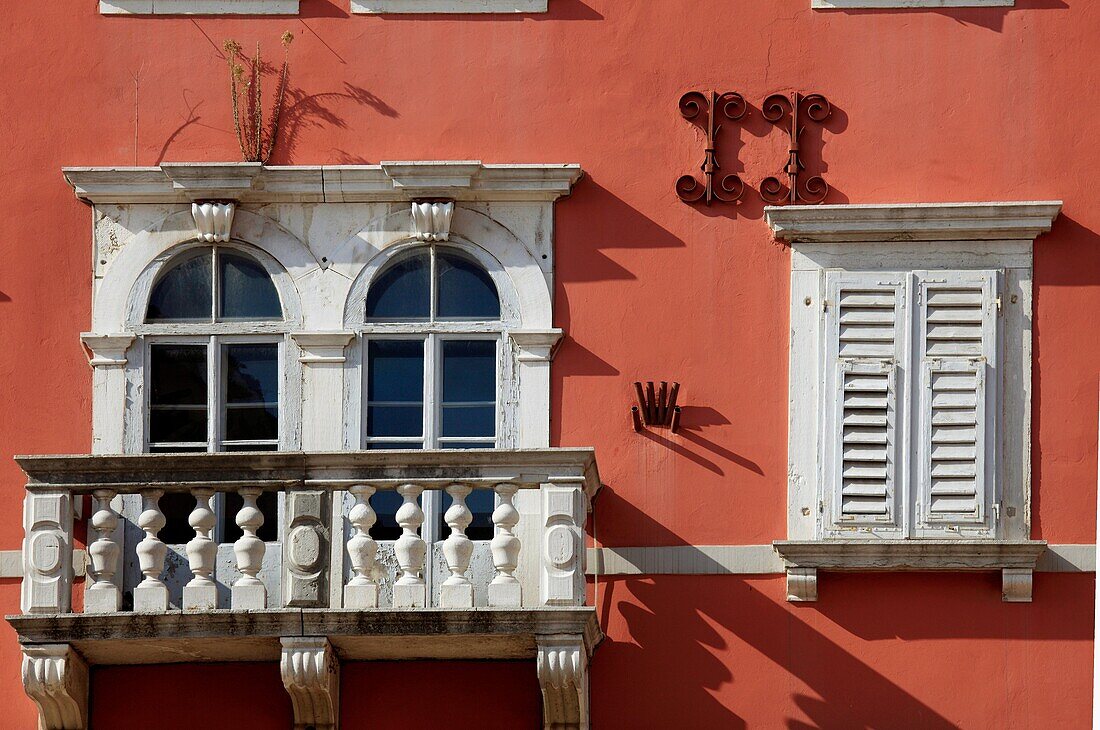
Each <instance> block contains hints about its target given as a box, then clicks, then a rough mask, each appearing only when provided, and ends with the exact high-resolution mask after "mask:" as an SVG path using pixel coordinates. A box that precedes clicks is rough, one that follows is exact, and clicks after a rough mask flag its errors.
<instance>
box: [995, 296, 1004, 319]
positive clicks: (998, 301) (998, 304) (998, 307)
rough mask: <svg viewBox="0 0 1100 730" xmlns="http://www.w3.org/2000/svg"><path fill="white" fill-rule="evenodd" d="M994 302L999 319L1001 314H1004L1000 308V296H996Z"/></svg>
mask: <svg viewBox="0 0 1100 730" xmlns="http://www.w3.org/2000/svg"><path fill="white" fill-rule="evenodd" d="M996 302H997V316H998V317H1000V316H1001V315H1002V314H1004V310H1003V308H1002V307H1001V297H1000V295H997V299H996Z"/></svg>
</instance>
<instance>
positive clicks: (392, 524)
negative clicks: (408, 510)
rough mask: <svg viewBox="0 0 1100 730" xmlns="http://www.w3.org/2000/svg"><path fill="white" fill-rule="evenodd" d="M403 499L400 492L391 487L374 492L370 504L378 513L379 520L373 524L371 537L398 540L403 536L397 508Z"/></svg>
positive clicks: (375, 512) (376, 513)
mask: <svg viewBox="0 0 1100 730" xmlns="http://www.w3.org/2000/svg"><path fill="white" fill-rule="evenodd" d="M403 501H404V500H403V499H402V498H401V495H400V494H398V493H397V492H395V491H393V490H390V489H386V490H382V491H379V492H375V493H374V496H372V497H371V498H370V506H371V509H373V510H374V514H375V515H377V520H376V521H375V523H374V524H373V525H371V528H370V536H371V537H373V538H374V539H375V540H396V539H397V538H399V537H401V527H400V526H399V525H398V524H397V509H398V508H399V507H400V506H401V503H402V502H403Z"/></svg>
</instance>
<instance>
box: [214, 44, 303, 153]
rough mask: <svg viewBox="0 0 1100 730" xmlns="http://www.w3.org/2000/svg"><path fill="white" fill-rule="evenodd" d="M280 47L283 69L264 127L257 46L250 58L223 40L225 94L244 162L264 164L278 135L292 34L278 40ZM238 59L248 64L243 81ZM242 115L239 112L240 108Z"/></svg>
mask: <svg viewBox="0 0 1100 730" xmlns="http://www.w3.org/2000/svg"><path fill="white" fill-rule="evenodd" d="M280 41H281V42H282V45H283V67H282V70H281V71H280V72H279V84H278V86H277V87H276V90H275V104H274V106H273V107H272V109H271V115H270V119H269V121H268V125H267V128H266V129H265V128H264V111H263V73H264V65H263V58H262V57H261V55H260V44H259V43H257V44H256V55H255V56H254V57H252V58H248V57H247V56H245V55H243V54H242V53H241V44H240V43H238V42H237V41H235V40H227V41H225V42H224V43H223V44H222V50H224V51H225V58H226V62H227V63H228V64H229V93H230V96H231V97H232V104H233V131H234V132H235V133H236V135H237V144H238V145H240V148H241V155H242V156H243V157H244V159H245V161H246V162H262V163H266V162H267V161H268V160H269V159H270V158H271V153H272V151H273V150H274V149H275V142H276V140H277V139H278V136H279V119H280V117H281V116H282V111H283V102H284V100H285V98H286V85H287V79H289V77H290V44H291V43H292V42H293V41H294V34H293V33H291V32H290V31H289V30H288V31H286V32H284V33H283V35H282V36H281V37H280ZM238 59H243V60H244V62H245V63H247V64H248V66H249V70H250V73H249V74H248V78H247V80H246V79H245V69H244V66H243V65H242V63H240V62H239V60H238ZM242 103H243V107H244V113H243V114H242V113H241V107H242Z"/></svg>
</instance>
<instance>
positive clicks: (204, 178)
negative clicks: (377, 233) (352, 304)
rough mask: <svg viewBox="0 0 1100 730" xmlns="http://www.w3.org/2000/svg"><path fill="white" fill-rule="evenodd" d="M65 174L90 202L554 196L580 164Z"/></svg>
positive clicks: (79, 170)
mask: <svg viewBox="0 0 1100 730" xmlns="http://www.w3.org/2000/svg"><path fill="white" fill-rule="evenodd" d="M63 172H64V174H65V179H66V180H67V181H68V183H69V184H70V185H71V186H72V187H73V189H74V190H75V191H76V196H77V197H78V198H80V199H81V200H84V201H86V202H89V203H131V204H133V203H188V202H194V201H197V200H233V201H236V202H238V203H322V202H326V203H370V202H406V201H410V200H414V199H417V198H446V199H450V200H455V201H459V202H462V201H547V202H549V201H553V200H556V199H557V198H559V197H561V196H563V195H568V194H569V192H570V191H571V190H572V187H573V185H574V184H575V183H576V182H577V181H578V180H580V178H581V177H582V175H583V173H582V172H581V168H580V166H579V165H568V164H553V165H538V164H519V165H512V164H503V165H485V164H482V163H480V162H477V161H458V162H447V161H422V162H383V163H382V164H380V165H331V166H294V167H267V166H263V165H260V164H259V163H256V162H237V163H165V164H163V165H161V166H159V167H66V168H64V170H63Z"/></svg>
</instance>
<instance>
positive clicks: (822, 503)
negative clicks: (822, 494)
mask: <svg viewBox="0 0 1100 730" xmlns="http://www.w3.org/2000/svg"><path fill="white" fill-rule="evenodd" d="M817 511H818V513H819V514H825V500H823V499H822V500H818V503H817Z"/></svg>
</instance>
